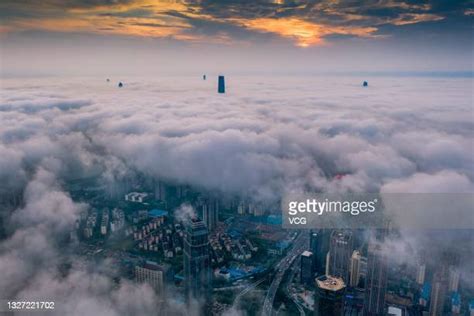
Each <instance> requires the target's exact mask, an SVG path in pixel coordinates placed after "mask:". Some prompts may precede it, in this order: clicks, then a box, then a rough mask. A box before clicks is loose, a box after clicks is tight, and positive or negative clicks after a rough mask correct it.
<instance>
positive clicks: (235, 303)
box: [233, 278, 265, 308]
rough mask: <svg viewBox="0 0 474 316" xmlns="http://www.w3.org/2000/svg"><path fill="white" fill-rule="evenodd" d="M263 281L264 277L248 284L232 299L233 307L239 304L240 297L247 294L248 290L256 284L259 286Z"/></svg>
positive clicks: (252, 288)
mask: <svg viewBox="0 0 474 316" xmlns="http://www.w3.org/2000/svg"><path fill="white" fill-rule="evenodd" d="M263 281H265V278H263V279H260V280H258V281H256V282H254V283H252V284H249V285H248V286H247V287H246V288H245V289H244V290H243V291H242V292H240V293H239V294H238V295H237V296H236V297H235V299H234V304H233V305H234V307H235V308H238V307H239V305H240V299H241V298H242V297H243V296H244V295H245V294H247V293H248V292H250V291H252V290H254V289H255V288H256V287H257V286H259V285H260V284H261V283H263Z"/></svg>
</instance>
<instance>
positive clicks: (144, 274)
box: [135, 261, 168, 295]
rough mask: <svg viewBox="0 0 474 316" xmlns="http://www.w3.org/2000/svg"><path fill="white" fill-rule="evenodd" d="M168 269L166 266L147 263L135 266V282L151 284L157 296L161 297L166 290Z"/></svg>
mask: <svg viewBox="0 0 474 316" xmlns="http://www.w3.org/2000/svg"><path fill="white" fill-rule="evenodd" d="M167 269H168V268H167V267H166V266H162V265H158V264H157V263H155V262H152V261H146V262H145V264H144V265H141V266H135V281H136V282H137V283H147V284H149V285H150V286H151V287H152V288H153V289H154V290H155V291H156V293H157V294H159V295H161V294H163V293H164V289H165V282H164V280H165V274H166V271H167Z"/></svg>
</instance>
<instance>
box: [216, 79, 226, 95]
mask: <svg viewBox="0 0 474 316" xmlns="http://www.w3.org/2000/svg"><path fill="white" fill-rule="evenodd" d="M218 81H219V82H218V86H217V92H219V93H225V81H224V76H219V79H218Z"/></svg>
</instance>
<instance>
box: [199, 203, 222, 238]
mask: <svg viewBox="0 0 474 316" xmlns="http://www.w3.org/2000/svg"><path fill="white" fill-rule="evenodd" d="M218 219H219V201H218V200H217V199H212V198H211V199H208V200H207V201H206V202H204V203H203V205H202V220H203V221H204V223H205V224H206V226H207V229H208V230H209V232H211V231H213V230H214V229H215V228H216V226H217V221H218Z"/></svg>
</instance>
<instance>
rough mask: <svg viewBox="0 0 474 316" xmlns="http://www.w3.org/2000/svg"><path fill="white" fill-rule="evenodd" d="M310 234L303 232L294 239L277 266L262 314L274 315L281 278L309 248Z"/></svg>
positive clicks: (265, 315) (264, 315)
mask: <svg viewBox="0 0 474 316" xmlns="http://www.w3.org/2000/svg"><path fill="white" fill-rule="evenodd" d="M308 239H309V234H306V233H305V232H301V233H300V234H299V235H298V237H296V239H295V240H294V241H293V248H292V249H291V250H289V251H288V253H287V254H286V256H285V257H284V258H283V259H281V261H280V262H279V263H278V264H277V265H276V267H275V271H276V274H275V277H274V279H273V281H272V283H271V284H270V287H269V288H268V292H267V296H266V297H265V301H264V303H263V309H262V316H272V315H274V310H273V301H274V300H275V295H276V292H277V290H278V288H279V287H280V283H281V280H282V279H283V276H284V275H285V272H286V270H288V268H289V267H290V266H291V265H292V263H293V261H294V260H295V259H296V258H298V256H299V255H300V254H301V253H302V252H303V251H304V250H306V249H307V246H308V245H307V244H308Z"/></svg>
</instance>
